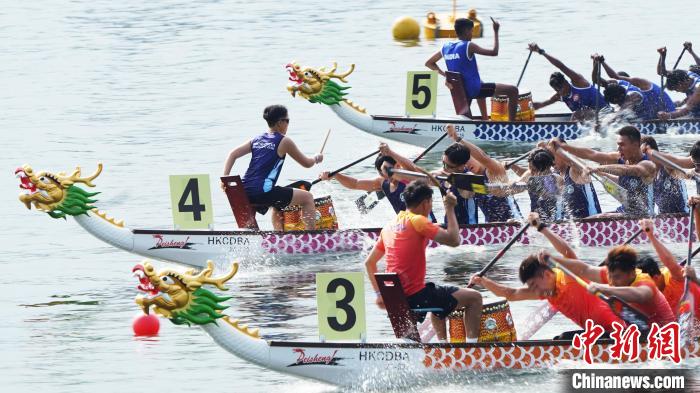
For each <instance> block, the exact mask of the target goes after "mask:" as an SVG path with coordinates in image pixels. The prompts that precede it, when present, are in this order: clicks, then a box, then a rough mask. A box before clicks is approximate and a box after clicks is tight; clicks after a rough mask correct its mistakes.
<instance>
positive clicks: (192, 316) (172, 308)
mask: <svg viewBox="0 0 700 393" xmlns="http://www.w3.org/2000/svg"><path fill="white" fill-rule="evenodd" d="M132 271H133V272H134V274H135V275H136V276H137V277H138V278H139V281H140V284H139V285H138V287H137V288H138V289H139V290H141V291H143V292H145V293H146V294H147V296H145V297H144V296H138V297H137V298H136V304H138V305H139V306H141V309H142V310H143V312H145V313H146V314H148V313H149V311H150V308H151V306H153V311H155V312H156V313H157V314H159V315H161V316H163V317H165V318H168V319H169V320H170V321H171V322H172V323H174V324H176V325H182V324H186V325H190V324H192V323H193V324H196V325H206V324H208V323H214V324H216V320H217V319H219V318H222V317H225V315H224V314H222V313H221V311H223V310H225V309H226V308H228V307H227V306H222V305H221V304H219V303H221V302H224V301H226V300H228V299H230V297H220V296H217V295H215V294H214V293H212V292H211V291H209V290H207V289H204V288H202V286H203V285H204V284H211V285H215V286H216V287H217V288H219V289H221V290H227V288H226V287H224V283H225V282H226V281H228V280H230V279H231V278H232V277H233V276H234V275H235V274H236V272H237V271H238V263H235V262H234V263H233V264H232V265H231V271H229V273H228V274H226V275H224V276H222V277H218V278H211V274H212V272H213V271H214V264H213V263H212V261H207V267H206V269H204V270H202V271H201V272H200V273H199V274H196V275H195V272H194V270H193V269H191V270H188V271H186V272H184V273H179V272H176V271H174V270H164V271H161V272H160V273H158V272H156V271H155V269H154V268H153V266H152V265H151V264H150V263H149V262H145V263H144V264H143V265H136V266H135V267H134V268H133V269H132Z"/></svg>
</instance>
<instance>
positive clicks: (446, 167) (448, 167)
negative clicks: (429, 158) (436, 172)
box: [442, 161, 462, 171]
mask: <svg viewBox="0 0 700 393" xmlns="http://www.w3.org/2000/svg"><path fill="white" fill-rule="evenodd" d="M461 167H462V165H450V164H448V163H446V162H445V161H443V162H442V169H447V170H455V171H457V170H460V169H461Z"/></svg>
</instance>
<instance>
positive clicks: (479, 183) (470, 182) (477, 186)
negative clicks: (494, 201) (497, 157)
mask: <svg viewBox="0 0 700 393" xmlns="http://www.w3.org/2000/svg"><path fill="white" fill-rule="evenodd" d="M389 174H390V175H393V174H397V175H403V176H411V177H417V178H421V179H428V178H430V177H434V178H435V179H436V180H440V181H447V182H450V184H452V185H453V186H455V187H457V188H458V189H460V190H465V191H472V192H475V193H477V194H487V193H488V191H487V189H486V177H485V176H481V175H473V174H469V173H450V174H449V175H446V176H444V175H438V176H430V175H429V174H426V173H421V172H414V171H407V170H405V169H389ZM435 186H436V187H439V188H440V189H442V187H440V184H439V183H438V184H435Z"/></svg>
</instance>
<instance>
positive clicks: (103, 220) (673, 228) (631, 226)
mask: <svg viewBox="0 0 700 393" xmlns="http://www.w3.org/2000/svg"><path fill="white" fill-rule="evenodd" d="M101 171H102V164H98V168H97V170H96V171H95V173H94V174H93V175H91V176H89V177H81V170H80V168H76V169H75V170H74V171H73V172H72V173H71V174H70V175H66V174H65V173H63V172H60V173H52V172H47V171H42V172H35V171H34V170H33V168H32V167H31V166H29V165H25V166H23V167H22V168H18V169H17V170H16V172H15V173H16V175H17V176H18V177H19V179H20V188H21V189H22V190H23V193H22V194H21V195H20V197H19V199H20V201H21V202H22V203H23V204H24V205H25V206H26V207H27V208H29V209H31V206H34V207H35V208H36V209H37V210H39V211H43V212H46V213H47V214H48V215H49V216H51V217H53V218H66V216H71V217H73V218H74V219H75V221H76V222H77V223H78V224H79V225H80V226H81V227H83V229H85V230H86V231H87V232H89V233H90V234H92V235H93V236H95V237H96V238H98V239H100V240H102V241H104V242H106V243H108V244H110V245H112V246H114V247H117V248H119V249H122V250H125V251H127V252H131V253H134V254H138V255H142V256H145V257H149V258H154V259H158V260H162V261H169V262H175V263H180V264H184V265H189V266H195V267H200V268H201V267H204V266H203V265H202V264H198V263H199V262H198V261H206V260H214V261H216V262H219V263H221V262H225V261H227V260H229V259H230V258H231V257H232V256H233V257H236V258H238V259H240V260H247V259H254V260H259V259H260V258H261V257H262V258H265V257H274V258H277V259H279V260H285V259H288V258H293V257H295V256H304V255H310V254H314V255H319V254H323V255H330V254H337V253H348V252H355V253H356V252H360V251H361V250H363V249H365V248H369V247H370V246H371V245H372V244H373V243H374V241H375V240H376V239H377V237H378V236H379V232H380V230H381V229H380V228H356V229H340V230H313V231H292V232H283V231H259V230H232V231H212V230H169V229H155V228H153V229H130V228H129V227H127V226H126V225H125V223H124V222H123V221H121V220H116V219H114V218H111V217H109V216H107V214H106V213H104V212H102V211H100V210H98V209H97V208H96V207H95V202H97V200H96V199H95V196H96V195H97V194H98V192H88V191H86V190H85V189H83V188H82V187H81V186H80V185H79V184H82V185H85V186H88V187H94V186H95V184H94V183H93V180H95V178H97V176H99V174H100V173H101ZM688 221H689V218H688V215H684V214H675V215H665V216H657V217H656V218H655V224H656V227H657V228H659V233H661V234H663V235H662V236H663V237H664V239H665V240H667V241H668V242H672V243H680V242H683V241H685V240H687V237H686V234H685V233H684V228H686V227H687V225H688ZM519 227H520V224H519V223H486V224H477V225H469V226H465V227H463V228H461V229H460V237H461V244H462V245H477V246H490V245H498V244H502V243H505V242H507V241H508V239H509V238H510V237H511V236H512V235H513V234H514V233H516V232H517V231H518V229H519ZM637 229H638V222H637V219H632V218H587V219H581V220H573V221H565V222H560V223H556V224H553V225H552V230H553V231H554V232H555V233H557V234H559V235H561V236H562V237H563V238H564V239H567V241H571V242H572V243H574V244H579V245H581V246H591V247H596V246H612V245H616V244H620V243H621V242H622V241H624V239H625V238H627V237H629V236H630V235H631V234H633V233H634V232H635V231H636V230H637ZM521 241H522V242H523V243H528V242H529V239H528V238H527V236H524V237H523V238H522V239H521ZM437 246H438V244H437V243H435V242H433V241H431V242H430V243H429V247H437Z"/></svg>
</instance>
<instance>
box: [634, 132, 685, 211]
mask: <svg viewBox="0 0 700 393" xmlns="http://www.w3.org/2000/svg"><path fill="white" fill-rule="evenodd" d="M641 149H642V153H643V154H646V155H647V157H649V159H650V160H651V161H652V162H655V163H656V164H657V165H656V167H657V169H658V170H657V172H656V178H655V179H654V203H655V204H656V208H657V213H658V214H671V213H686V214H687V213H688V205H687V200H688V192H687V191H686V188H685V181H683V179H685V177H686V176H685V173H680V172H678V171H675V170H673V169H670V168H669V169H667V168H665V167H664V166H663V165H661V164H659V163H658V162H657V161H655V160H654V159H653V153H650V151H653V152H658V151H659V146H658V145H657V144H656V139H654V137H652V136H650V135H644V136H643V137H642V144H641Z"/></svg>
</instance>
